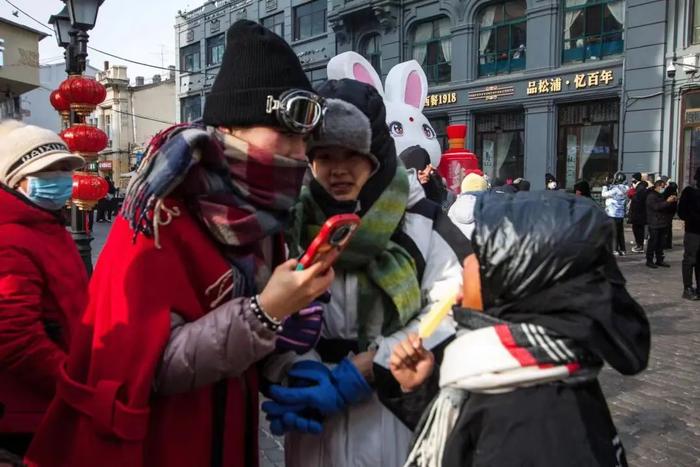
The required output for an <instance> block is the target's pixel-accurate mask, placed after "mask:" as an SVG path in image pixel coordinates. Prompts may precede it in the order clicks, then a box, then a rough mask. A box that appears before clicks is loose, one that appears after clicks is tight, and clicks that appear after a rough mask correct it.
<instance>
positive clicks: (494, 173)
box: [475, 109, 525, 181]
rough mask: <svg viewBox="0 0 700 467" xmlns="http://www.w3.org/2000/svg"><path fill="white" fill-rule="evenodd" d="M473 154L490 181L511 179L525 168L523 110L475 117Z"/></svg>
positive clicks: (519, 174) (521, 173)
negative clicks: (474, 153)
mask: <svg viewBox="0 0 700 467" xmlns="http://www.w3.org/2000/svg"><path fill="white" fill-rule="evenodd" d="M475 126H476V154H477V156H478V157H479V161H480V162H481V167H482V168H483V171H484V173H485V174H486V175H488V176H489V177H490V178H491V179H492V180H493V179H495V178H500V179H501V180H503V181H512V180H515V179H516V178H518V177H522V176H523V173H524V171H525V169H524V165H525V114H524V112H523V111H522V109H518V110H513V111H511V112H501V113H491V114H480V115H477V116H476V125H475Z"/></svg>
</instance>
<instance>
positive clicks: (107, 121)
mask: <svg viewBox="0 0 700 467" xmlns="http://www.w3.org/2000/svg"><path fill="white" fill-rule="evenodd" d="M104 131H105V134H106V135H107V139H109V140H111V139H112V116H111V115H105V127H104ZM110 146H111V145H110Z"/></svg>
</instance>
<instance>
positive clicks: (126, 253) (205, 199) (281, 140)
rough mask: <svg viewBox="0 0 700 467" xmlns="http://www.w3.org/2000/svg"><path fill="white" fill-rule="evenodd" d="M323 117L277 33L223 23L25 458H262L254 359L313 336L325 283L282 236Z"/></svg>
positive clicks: (158, 462)
mask: <svg viewBox="0 0 700 467" xmlns="http://www.w3.org/2000/svg"><path fill="white" fill-rule="evenodd" d="M322 113H323V107H322V100H321V99H320V98H319V97H318V95H317V94H315V93H314V92H313V91H312V88H311V84H310V83H309V80H308V78H307V77H306V75H305V73H304V71H303V69H302V67H301V65H300V63H299V60H298V59H297V57H296V54H295V53H294V51H293V50H292V49H291V48H290V47H289V45H288V44H287V43H286V42H284V40H283V39H282V38H281V37H279V36H277V35H276V34H274V33H272V32H271V31H269V30H267V29H265V28H264V27H262V26H261V25H259V24H257V23H254V22H252V21H245V20H243V21H239V22H236V23H235V24H234V25H232V26H231V28H230V29H229V30H228V33H227V46H226V49H225V52H224V56H223V61H222V66H221V68H220V71H219V74H218V75H217V77H216V80H215V82H214V85H213V86H212V90H211V93H210V94H209V95H208V96H207V99H206V102H205V108H204V115H203V121H202V123H195V124H184V125H178V126H176V127H173V128H170V129H168V130H166V131H164V132H163V133H161V134H159V135H158V136H157V137H156V138H155V139H154V140H153V141H151V143H150V147H149V149H148V151H147V154H146V158H145V160H144V162H143V163H142V165H141V168H140V170H139V171H138V173H137V174H136V175H135V176H134V177H133V178H132V180H131V183H130V185H129V187H128V189H127V192H126V198H125V201H124V205H123V208H122V210H121V212H120V215H119V216H118V217H117V219H116V221H115V222H114V224H113V226H112V230H111V232H110V236H109V238H108V239H107V242H106V244H105V246H104V249H103V251H102V253H101V255H100V260H99V261H98V263H97V266H96V269H95V273H94V275H93V277H92V280H91V284H90V297H89V303H88V305H87V309H86V311H85V313H84V314H83V316H82V319H81V320H80V324H79V326H78V327H77V329H76V330H75V332H74V337H73V339H72V341H71V352H70V355H69V358H68V363H67V365H66V366H65V367H63V368H62V369H61V374H60V377H59V382H58V389H57V397H56V398H55V399H54V400H53V402H52V404H51V406H50V408H49V411H48V412H47V416H46V418H45V420H44V422H43V423H42V425H41V427H40V429H39V430H38V432H37V434H36V436H35V439H34V442H33V444H32V445H31V447H30V449H29V452H28V454H27V456H26V459H27V461H28V463H29V464H31V465H33V464H38V465H42V466H49V465H50V466H71V467H83V466H85V467H87V466H95V465H99V466H103V467H111V466H114V467H117V466H119V467H122V466H130V467H140V466H149V467H151V466H155V467H158V466H163V467H164V466H168V467H191V466H204V465H206V466H209V465H213V466H220V467H238V466H255V465H257V464H258V452H259V451H258V447H257V439H258V429H257V428H258V427H257V421H258V375H257V367H256V363H257V362H258V361H259V360H260V359H262V358H263V357H266V356H267V355H269V354H270V353H272V352H273V351H275V350H276V349H277V350H280V351H287V350H293V351H296V352H302V353H303V352H304V351H306V350H307V349H308V348H309V347H311V346H312V345H313V344H314V343H315V342H316V339H317V337H318V333H319V331H320V324H321V322H322V319H321V318H322V315H321V313H322V310H321V309H320V306H318V305H315V304H312V302H313V301H314V300H315V299H316V298H317V297H319V296H321V295H322V294H324V293H325V291H326V290H327V289H328V287H329V286H330V284H331V281H332V280H333V270H332V269H328V270H322V269H321V268H320V267H315V266H312V267H310V268H308V269H307V270H304V271H296V266H297V261H296V260H286V251H285V246H284V238H283V232H284V229H285V227H286V224H287V221H288V219H289V209H290V208H291V207H292V205H293V203H294V201H295V200H296V198H297V196H298V194H299V190H300V188H301V183H302V179H303V176H304V173H305V171H306V167H307V159H306V155H305V153H306V142H305V141H306V138H307V137H308V135H309V134H310V133H311V132H312V131H313V130H314V129H315V128H316V126H317V125H318V123H319V122H320V121H321V117H322ZM319 266H320V265H319ZM300 310H301V312H299V311H300ZM297 312H299V313H297ZM285 318H286V319H285Z"/></svg>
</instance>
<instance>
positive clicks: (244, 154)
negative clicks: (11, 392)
mask: <svg viewBox="0 0 700 467" xmlns="http://www.w3.org/2000/svg"><path fill="white" fill-rule="evenodd" d="M305 170H306V163H305V162H302V161H297V160H294V159H291V158H288V157H283V156H279V155H275V154H271V153H268V152H267V151H264V150H262V149H260V148H257V147H255V146H253V145H251V144H249V143H247V142H245V141H243V140H241V139H239V138H236V137H234V136H232V135H229V134H225V133H223V132H221V131H219V130H216V129H214V128H204V127H202V126H196V125H191V124H183V125H176V126H174V127H171V128H169V129H167V130H165V131H163V132H161V133H159V134H158V135H157V136H156V137H155V138H153V140H152V141H151V143H150V145H149V148H148V150H147V153H146V158H145V159H144V161H143V162H142V164H141V166H140V167H139V170H138V173H137V174H136V175H135V176H134V178H133V179H132V180H131V183H130V184H129V187H128V189H127V193H126V197H125V200H124V206H123V209H122V212H121V215H122V216H123V217H124V218H125V219H127V220H128V221H129V224H130V226H131V228H132V229H133V231H134V238H136V236H137V235H138V234H139V233H143V234H144V235H146V236H154V237H156V238H155V239H156V245H158V243H157V240H158V239H157V234H158V224H159V222H160V219H159V217H160V213H159V212H158V211H159V209H161V207H162V201H163V199H165V198H166V197H168V196H169V195H171V194H172V193H173V192H174V191H175V190H176V189H177V195H178V197H181V198H182V199H184V200H185V202H187V203H188V207H189V208H190V209H192V212H193V214H194V215H195V216H197V217H198V218H199V219H200V221H201V222H202V224H203V225H204V226H205V227H206V228H207V230H208V231H209V233H210V234H211V235H212V236H213V237H214V239H215V240H216V241H217V242H219V243H220V244H221V245H222V246H223V247H224V251H225V254H226V255H227V256H228V257H229V258H230V259H231V260H232V262H234V264H235V266H236V268H234V269H237V270H238V271H234V275H236V274H235V273H236V272H239V273H242V274H243V275H244V277H246V278H248V279H250V278H251V276H252V275H254V274H255V273H256V270H257V266H259V264H260V263H261V262H262V257H263V255H262V252H261V248H260V245H259V242H260V241H261V240H262V239H264V238H265V237H269V236H271V235H275V234H278V233H280V232H282V231H283V229H284V228H285V227H286V224H287V221H288V212H289V209H290V208H291V207H292V206H293V204H294V201H295V199H296V197H297V195H298V193H299V188H300V187H301V182H302V179H303V176H304V172H305ZM163 209H165V210H166V211H167V208H163ZM161 225H162V223H161ZM234 258H235V260H234ZM234 282H238V283H240V281H237V280H234ZM247 288H248V289H249V288H250V287H247Z"/></svg>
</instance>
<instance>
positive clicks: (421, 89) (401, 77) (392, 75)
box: [385, 60, 428, 112]
mask: <svg viewBox="0 0 700 467" xmlns="http://www.w3.org/2000/svg"><path fill="white" fill-rule="evenodd" d="M426 97H428V78H427V77H426V76H425V72H424V71H423V68H421V66H420V64H419V63H418V62H417V61H415V60H409V61H407V62H403V63H399V64H398V65H396V66H395V67H394V68H392V69H391V70H390V71H389V75H388V76H387V77H386V97H385V99H386V100H388V101H390V102H403V103H405V104H408V105H410V106H411V107H415V108H416V109H418V110H419V111H421V112H422V111H423V107H424V106H425V98H426Z"/></svg>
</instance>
